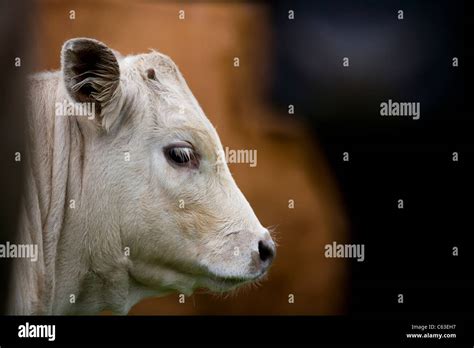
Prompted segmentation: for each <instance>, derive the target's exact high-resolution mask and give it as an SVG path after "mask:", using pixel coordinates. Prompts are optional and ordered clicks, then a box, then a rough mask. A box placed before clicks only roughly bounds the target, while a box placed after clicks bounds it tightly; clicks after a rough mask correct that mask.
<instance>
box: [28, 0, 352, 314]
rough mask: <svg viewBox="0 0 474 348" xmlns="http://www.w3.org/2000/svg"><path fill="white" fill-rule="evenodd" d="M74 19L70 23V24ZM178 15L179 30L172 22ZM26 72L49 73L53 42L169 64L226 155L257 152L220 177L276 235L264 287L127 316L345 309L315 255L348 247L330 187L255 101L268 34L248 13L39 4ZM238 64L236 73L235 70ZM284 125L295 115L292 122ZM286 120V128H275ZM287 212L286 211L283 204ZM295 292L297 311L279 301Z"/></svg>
mask: <svg viewBox="0 0 474 348" xmlns="http://www.w3.org/2000/svg"><path fill="white" fill-rule="evenodd" d="M70 10H74V11H75V15H76V18H75V20H70V19H69V11H70ZM180 10H184V11H185V16H186V17H185V20H180V19H179V18H178V14H179V11H180ZM37 21H38V23H37V26H38V30H37V31H36V35H37V36H36V39H35V41H36V51H37V52H38V60H37V62H38V63H37V67H36V70H37V71H40V70H45V69H58V68H59V52H60V48H61V45H62V43H63V42H64V41H65V40H67V39H69V38H72V37H80V36H85V37H93V38H96V39H98V40H101V41H103V42H105V43H106V44H107V45H109V46H110V47H111V48H113V49H116V50H118V51H120V52H121V53H122V54H124V55H126V54H134V53H142V52H147V51H148V49H149V48H153V49H156V50H158V51H160V52H163V53H165V54H167V55H169V56H170V57H171V58H172V59H173V60H174V61H175V62H176V64H177V65H178V66H179V68H180V70H181V72H182V73H183V75H184V77H185V79H186V81H187V82H188V84H189V86H190V88H191V90H192V91H193V93H194V94H195V96H196V98H197V99H198V101H199V102H200V104H201V106H202V107H203V109H204V111H205V112H206V114H207V116H208V117H209V119H210V120H211V122H212V123H213V124H214V125H215V126H216V128H217V131H218V133H219V135H220V137H221V140H222V142H223V145H224V147H225V146H228V147H229V148H231V149H257V152H258V165H257V167H255V168H251V167H249V166H248V164H231V165H230V169H231V171H232V173H233V175H234V177H235V179H236V181H237V184H238V185H239V186H240V188H241V189H242V191H243V193H244V194H245V196H246V197H247V199H248V200H249V202H250V204H251V205H252V207H253V208H254V210H255V213H256V214H257V216H258V217H259V219H260V221H261V222H262V224H263V225H264V226H276V239H277V241H278V244H279V247H278V254H277V258H276V260H275V263H274V265H273V267H272V269H271V271H270V274H269V277H268V279H267V280H265V281H263V282H261V284H260V285H259V286H252V287H250V288H245V289H242V290H240V291H238V292H237V293H236V294H231V295H228V296H215V295H210V294H201V293H198V294H195V295H193V296H192V297H190V298H187V299H186V303H185V304H180V303H179V302H178V295H177V294H176V295H172V296H168V297H164V298H152V299H147V300H144V301H142V302H140V303H139V304H137V305H136V306H135V307H134V308H133V309H132V310H131V312H130V314H134V315H137V314H338V313H342V312H343V311H344V304H345V303H344V298H345V285H346V281H347V280H346V276H347V274H346V273H347V272H346V265H345V262H344V261H343V260H341V259H339V260H338V259H326V258H324V245H325V244H326V243H332V241H340V242H342V241H344V240H345V239H346V235H345V233H346V222H345V217H344V214H343V211H342V207H341V205H340V202H339V193H338V191H337V187H336V185H335V183H334V182H333V180H332V178H331V174H330V171H329V170H328V168H327V166H326V164H325V161H324V159H323V158H322V156H321V155H320V153H319V152H318V150H317V145H316V143H315V142H314V141H313V139H311V136H310V135H309V134H307V133H306V131H305V129H304V127H303V125H301V124H298V123H297V122H296V121H294V119H292V116H291V115H285V116H284V117H279V118H277V117H276V113H277V112H282V111H283V112H285V110H280V111H277V110H275V109H273V108H272V107H271V106H270V105H268V104H267V103H266V102H264V100H263V88H264V81H268V72H269V69H268V68H269V64H270V61H269V58H270V57H268V54H269V52H270V51H269V47H270V45H271V41H272V40H271V35H270V34H271V31H270V29H271V28H270V27H269V26H268V18H267V9H266V8H265V6H264V5H262V4H258V3H255V4H253V3H236V2H222V3H219V2H196V3H191V2H187V3H178V2H165V3H161V2H155V1H134V2H132V1H128V2H127V1H68V2H67V3H66V2H64V1H59V0H55V1H52V0H47V1H40V2H39V15H38V18H37ZM234 57H239V59H240V67H238V68H235V67H234V66H233V58H234ZM293 117H294V116H293ZM284 120H286V121H284ZM289 199H293V200H294V201H295V208H294V209H289V208H288V200H289ZM289 294H294V296H295V302H294V303H293V304H290V303H288V295H289Z"/></svg>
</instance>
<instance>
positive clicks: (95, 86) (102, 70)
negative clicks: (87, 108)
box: [61, 38, 120, 126]
mask: <svg viewBox="0 0 474 348" xmlns="http://www.w3.org/2000/svg"><path fill="white" fill-rule="evenodd" d="M61 69H62V72H63V78H64V84H65V87H66V90H67V92H68V93H69V95H70V96H71V98H72V99H73V100H74V101H75V102H79V103H86V102H88V103H94V104H95V111H96V116H98V117H99V119H98V120H96V121H98V122H99V123H100V124H101V125H103V126H104V125H105V123H106V122H105V120H103V118H104V112H103V111H104V109H105V108H107V107H108V106H109V104H111V103H113V102H115V103H117V102H118V101H117V100H115V99H118V98H116V97H117V95H118V94H119V93H120V88H119V83H120V68H119V64H118V61H117V58H116V56H115V54H114V52H113V51H112V50H111V49H110V48H109V47H107V46H106V45H105V44H103V43H102V42H100V41H97V40H94V39H89V38H76V39H71V40H68V41H66V42H65V43H64V45H63V48H62V51H61Z"/></svg>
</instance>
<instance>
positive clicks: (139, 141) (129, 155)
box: [62, 39, 275, 293]
mask: <svg viewBox="0 0 474 348" xmlns="http://www.w3.org/2000/svg"><path fill="white" fill-rule="evenodd" d="M62 70H63V76H64V85H65V88H66V90H67V92H68V95H69V97H70V98H71V99H72V100H74V101H75V102H81V103H84V102H90V103H94V105H95V106H96V111H97V115H96V117H95V119H93V120H89V119H87V118H82V119H81V120H80V123H81V127H83V128H86V129H87V131H86V132H85V133H86V135H85V137H88V139H89V143H90V145H88V146H86V151H90V154H87V153H86V155H85V156H86V158H87V156H89V158H90V157H91V156H92V157H93V158H94V160H93V161H92V160H91V164H90V165H89V166H92V167H93V168H90V169H89V171H88V172H89V177H88V182H89V183H90V190H89V192H90V197H89V198H88V199H90V201H91V202H94V203H93V204H92V203H91V205H96V206H95V207H94V206H92V207H91V208H90V209H91V211H94V212H96V211H97V210H100V211H101V212H102V215H101V216H102V219H106V220H113V222H110V223H109V224H108V226H109V228H111V229H118V230H119V237H118V238H120V243H121V247H129V248H130V256H129V259H130V270H129V273H130V276H131V277H132V278H133V279H134V280H135V281H137V282H138V283H139V284H141V285H144V286H145V287H146V288H150V289H158V290H167V291H168V290H169V291H173V290H177V291H182V292H184V293H190V292H191V291H192V290H194V289H195V288H199V287H203V288H208V289H211V290H213V291H225V290H229V289H232V288H234V287H236V286H238V285H240V284H242V283H245V282H249V281H253V280H255V279H258V278H259V277H261V276H262V275H263V274H265V272H266V271H267V270H268V268H269V266H270V264H271V262H272V260H273V257H274V254H275V246H274V243H273V241H272V239H271V237H270V235H269V232H268V230H267V229H265V228H264V227H262V225H261V224H260V222H259V220H258V219H257V217H256V216H255V214H254V212H253V210H252V208H251V207H250V205H249V203H248V202H247V200H246V199H245V197H244V196H243V194H242V193H241V191H240V190H239V188H238V187H237V185H236V184H235V181H234V179H233V178H232V176H231V174H230V172H229V169H228V167H227V164H226V163H225V161H224V158H225V156H224V151H223V148H222V145H221V142H220V140H219V137H218V135H217V133H216V131H215V129H214V127H213V126H212V125H211V123H210V122H209V120H208V119H207V118H206V116H205V115H204V113H203V111H202V109H201V108H200V106H199V105H198V103H197V101H196V99H195V98H194V96H193V95H192V93H191V91H190V90H189V88H188V86H187V84H186V82H185V81H184V79H183V77H182V75H181V73H180V72H179V70H178V69H177V67H176V65H175V64H174V63H173V62H172V61H171V59H169V58H168V57H167V56H164V55H162V54H160V53H157V52H151V53H148V54H142V55H137V56H128V57H124V58H121V57H119V56H118V54H116V53H114V52H113V51H112V50H110V49H109V48H108V47H107V46H105V45H104V44H103V43H100V42H98V41H96V40H92V39H73V40H69V41H68V42H66V43H65V45H64V47H63V52H62ZM85 191H87V190H85ZM98 200H100V201H106V202H107V205H106V206H104V203H101V202H98ZM99 206H100V207H101V208H99ZM90 214H93V213H92V212H91V213H90ZM107 214H109V215H107ZM101 233H104V234H106V233H109V234H110V232H106V231H102V232H101ZM98 238H110V237H106V236H104V237H100V236H99V237H98Z"/></svg>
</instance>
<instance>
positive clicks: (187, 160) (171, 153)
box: [164, 143, 199, 168]
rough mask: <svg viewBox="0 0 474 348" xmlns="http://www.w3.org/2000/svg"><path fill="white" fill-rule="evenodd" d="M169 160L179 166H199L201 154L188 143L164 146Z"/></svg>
mask: <svg viewBox="0 0 474 348" xmlns="http://www.w3.org/2000/svg"><path fill="white" fill-rule="evenodd" d="M164 154H165V157H166V159H167V160H168V162H169V163H170V164H171V165H173V166H177V167H187V168H198V167H199V156H198V154H197V153H196V151H195V150H194V149H193V147H192V146H191V145H190V144H188V143H186V144H173V145H169V146H166V147H165V148H164Z"/></svg>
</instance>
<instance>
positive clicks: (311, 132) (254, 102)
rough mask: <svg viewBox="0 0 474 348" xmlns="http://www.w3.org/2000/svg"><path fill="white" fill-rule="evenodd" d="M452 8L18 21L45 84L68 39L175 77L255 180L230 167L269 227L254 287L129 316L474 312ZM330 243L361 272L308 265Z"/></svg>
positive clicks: (96, 6) (361, 6) (465, 146)
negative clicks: (170, 69) (250, 159)
mask: <svg viewBox="0 0 474 348" xmlns="http://www.w3.org/2000/svg"><path fill="white" fill-rule="evenodd" d="M467 3H468V2H467V1H462V0H432V1H431V0H420V1H416V2H414V1H409V0H393V1H391V0H388V1H383V2H382V1H377V0H351V1H349V0H337V1H330V0H324V1H299V0H296V1H291V2H290V1H271V2H270V1H269V2H261V1H255V2H252V1H248V2H242V1H221V2H218V1H166V2H165V1H152V0H148V1H145V0H137V1H126V0H114V1H113V0H98V1H86V0H82V1H68V2H65V1H59V0H54V1H53V0H42V1H38V2H37V11H36V12H34V9H33V8H32V7H31V6H30V7H29V10H28V13H29V14H31V13H35V15H34V23H33V25H32V27H33V28H34V33H33V34H32V35H30V36H31V37H32V38H34V40H33V42H34V44H33V45H29V47H32V52H31V53H30V54H28V55H27V56H28V57H34V59H32V60H34V63H35V64H34V71H42V70H45V69H58V68H59V52H60V48H61V46H62V44H63V42H64V41H65V40H67V39H70V38H72V37H80V36H87V37H93V38H96V39H98V40H101V41H103V42H105V43H106V44H107V45H109V46H110V47H111V48H114V49H116V50H118V51H120V52H121V53H122V54H135V53H142V52H146V51H148V49H150V48H154V49H156V50H158V51H160V52H163V53H165V54H167V55H169V56H170V57H171V58H172V59H173V60H174V61H175V62H176V63H177V65H178V66H179V68H180V70H181V71H182V73H183V75H184V77H185V79H186V81H187V82H188V84H189V86H190V88H191V90H192V91H193V93H194V94H195V96H196V98H197V99H198V101H199V102H200V104H201V105H202V107H203V109H204V111H205V112H206V114H207V116H208V117H209V119H210V120H211V122H212V123H213V124H214V125H215V126H216V128H217V131H218V132H219V134H220V137H221V140H222V142H223V145H224V147H226V146H228V147H229V148H230V149H256V150H257V151H258V165H257V167H255V168H251V167H249V166H248V164H230V169H231V171H232V173H233V175H234V176H235V179H236V181H237V183H238V185H239V186H240V188H241V189H242V191H243V193H244V194H245V196H246V197H247V199H248V200H249V201H250V203H251V205H252V206H253V208H254V210H255V212H256V214H257V216H258V217H259V219H260V220H261V222H262V224H263V225H265V226H275V227H276V231H277V240H278V242H279V248H278V255H277V258H276V260H275V263H274V266H273V267H272V269H271V271H270V275H269V277H268V280H265V281H264V282H262V283H261V285H259V286H258V287H254V288H251V289H243V290H241V291H239V292H237V293H236V294H232V295H230V296H227V297H217V296H213V295H209V294H195V295H193V296H192V297H190V298H187V299H186V303H184V304H180V303H179V302H178V295H172V296H168V297H164V298H154V299H147V300H144V301H143V302H141V303H139V304H137V305H136V306H135V307H134V308H133V309H132V311H131V314H178V315H179V314H313V315H325V314H343V313H351V314H352V313H361V312H364V313H367V312H377V313H378V314H381V313H388V312H407V311H412V312H417V311H418V312H419V311H431V312H433V311H455V312H457V313H460V312H469V311H470V312H472V311H474V298H473V297H472V291H473V290H474V280H473V278H472V266H471V265H472V264H473V262H474V250H473V249H474V243H472V238H471V237H470V235H471V234H472V230H473V228H474V220H472V219H471V218H470V216H471V215H472V212H471V210H472V197H473V196H474V185H473V184H472V177H473V174H474V171H473V170H472V169H473V166H472V163H474V142H473V141H472V134H473V131H474V126H473V125H474V123H473V122H474V121H473V119H472V108H471V107H470V106H469V103H468V102H467V101H466V100H468V97H469V96H472V94H471V93H470V92H469V89H468V82H469V78H470V77H471V76H472V67H471V66H470V64H469V62H470V61H472V58H473V55H472V49H471V48H470V46H472V45H471V43H472V37H471V34H470V33H471V32H474V31H472V30H468V29H469V28H468V27H469V26H472V25H473V23H474V22H473V21H472V20H471V19H470V18H469V13H472V11H471V12H470V11H469V9H468V7H467ZM7 7H8V8H9V10H12V9H13V7H12V6H7ZM13 10H14V9H13ZM71 11H74V12H73V14H74V19H71V18H70V17H71ZM180 11H184V16H185V19H180V18H179V16H180ZM290 11H292V14H290ZM399 11H403V12H402V18H400V12H399ZM5 13H6V12H5ZM12 13H14V11H12ZM181 14H183V13H181ZM291 16H293V19H291V18H290V17H291ZM18 17H21V16H18ZM6 18H8V16H7V17H6ZM21 18H24V17H21ZM3 23H4V21H3V20H2V24H3ZM5 23H8V22H7V21H6V20H5ZM11 27H13V25H10V27H9V28H11ZM470 29H472V28H470ZM16 32H18V31H16ZM5 38H6V40H7V41H8V40H10V44H11V42H12V40H19V39H16V38H15V36H8V35H7V36H5ZM5 38H4V39H5ZM18 42H20V41H18ZM5 52H9V51H5ZM2 53H3V52H2ZM14 54H15V53H12V52H10V53H7V55H5V57H6V59H7V61H8V59H12V58H11V57H9V56H12V55H14ZM344 57H347V58H349V67H344V66H343V64H342V63H343V58H344ZM455 57H456V58H457V59H458V65H457V66H453V58H455ZM234 58H238V59H239V63H240V64H239V67H234ZM15 76H16V75H15ZM17 90H18V89H17ZM389 99H392V100H393V101H399V102H419V103H420V105H421V106H420V107H421V117H420V119H419V120H416V121H414V120H412V119H411V118H408V117H391V118H385V117H380V103H381V102H387V101H388V100H389ZM10 105H12V104H10ZM289 105H292V107H294V114H289V113H288V109H289ZM10 116H11V115H10ZM7 122H12V121H11V119H10V120H9V121H7ZM2 129H3V128H2ZM5 130H8V132H11V128H5ZM9 134H10V137H11V134H12V133H9ZM12 143H13V142H12ZM9 151H12V150H9ZM344 152H348V153H349V155H350V161H349V162H344V161H343V153H344ZM453 152H457V153H458V154H459V158H460V160H459V161H457V162H454V161H453V160H452V156H453ZM9 153H10V152H6V155H8V154H9ZM14 175H15V172H14V171H13V176H14ZM11 188H12V189H13V188H15V187H14V186H12V187H11ZM399 199H403V200H404V209H398V207H397V202H398V200H399ZM289 200H294V202H295V206H294V209H289V207H288V203H289ZM5 202H6V205H8V204H9V203H10V201H9V200H5ZM5 212H7V210H5ZM8 216H10V215H8ZM10 222H11V220H10ZM333 241H336V242H339V243H344V242H347V241H350V242H353V243H363V244H364V245H365V253H366V255H365V261H364V262H356V261H354V260H343V259H326V258H324V245H325V244H328V243H332V242H333ZM454 246H456V247H458V248H459V250H460V252H459V255H458V256H456V257H453V255H452V250H453V247H454ZM400 293H403V294H404V296H405V299H406V301H405V303H404V304H403V305H400V304H398V303H397V300H396V299H397V295H398V294H400ZM290 294H293V295H294V298H295V301H294V303H289V302H288V296H289V295H290ZM105 314H106V313H105Z"/></svg>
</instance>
